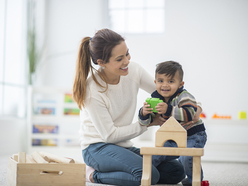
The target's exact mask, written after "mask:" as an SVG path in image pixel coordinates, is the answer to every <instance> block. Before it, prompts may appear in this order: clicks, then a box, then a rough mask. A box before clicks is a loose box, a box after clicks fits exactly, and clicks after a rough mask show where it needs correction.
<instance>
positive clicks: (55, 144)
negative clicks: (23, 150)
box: [27, 86, 82, 156]
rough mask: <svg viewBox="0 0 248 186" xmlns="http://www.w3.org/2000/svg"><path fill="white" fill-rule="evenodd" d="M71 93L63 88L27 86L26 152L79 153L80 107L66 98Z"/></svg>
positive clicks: (64, 154)
mask: <svg viewBox="0 0 248 186" xmlns="http://www.w3.org/2000/svg"><path fill="white" fill-rule="evenodd" d="M71 93H72V91H71V90H70V89H66V88H51V87H31V86H30V87H29V90H28V127H27V130H28V132H27V134H28V136H27V140H28V142H27V144H28V145H27V153H29V154H30V153H32V152H34V151H38V152H39V151H46V152H49V153H53V154H57V155H62V156H72V155H75V154H77V156H81V154H82V153H81V150H80V143H79V133H78V130H79V126H80V119H79V109H78V106H77V104H76V103H75V102H73V101H71V99H70V96H69V99H68V95H71ZM66 109H67V110H66ZM68 110H69V112H68ZM75 111H76V112H75Z"/></svg>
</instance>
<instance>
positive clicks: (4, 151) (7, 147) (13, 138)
mask: <svg viewBox="0 0 248 186" xmlns="http://www.w3.org/2000/svg"><path fill="white" fill-rule="evenodd" d="M26 123H27V122H26V120H24V119H13V118H1V119H0V128H1V130H0V142H1V143H0V155H8V156H12V154H17V153H18V152H22V151H25V150H26V149H27V143H26V142H27V138H26V136H27V135H26V134H27V130H26Z"/></svg>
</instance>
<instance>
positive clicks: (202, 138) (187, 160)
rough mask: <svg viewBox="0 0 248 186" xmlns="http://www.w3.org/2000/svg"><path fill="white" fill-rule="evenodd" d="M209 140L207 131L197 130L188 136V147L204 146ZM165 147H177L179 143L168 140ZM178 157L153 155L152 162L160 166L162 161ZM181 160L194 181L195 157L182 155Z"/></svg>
mask: <svg viewBox="0 0 248 186" xmlns="http://www.w3.org/2000/svg"><path fill="white" fill-rule="evenodd" d="M206 141H207V134H206V132H205V131H201V132H197V133H196V134H194V135H192V136H188V137H187V147H188V148H204V146H205V144H206ZM164 147H177V144H176V143H175V142H174V141H172V140H169V141H166V142H165V143H164ZM176 158H178V156H152V164H153V165H154V166H155V167H157V166H160V163H161V162H166V161H170V160H173V159H176ZM179 162H181V163H182V165H183V167H184V171H185V173H186V175H187V177H188V179H189V181H190V183H192V169H193V168H192V167H193V157H192V156H180V157H179ZM201 179H203V171H202V169H201Z"/></svg>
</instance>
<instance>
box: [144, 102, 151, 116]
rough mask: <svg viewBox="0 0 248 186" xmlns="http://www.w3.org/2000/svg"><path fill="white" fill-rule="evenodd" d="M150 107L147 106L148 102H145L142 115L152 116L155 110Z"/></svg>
mask: <svg viewBox="0 0 248 186" xmlns="http://www.w3.org/2000/svg"><path fill="white" fill-rule="evenodd" d="M149 107H150V105H148V104H147V102H144V105H143V108H142V113H141V114H142V115H143V116H146V115H147V114H151V113H152V110H153V108H149Z"/></svg>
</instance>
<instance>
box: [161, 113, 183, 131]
mask: <svg viewBox="0 0 248 186" xmlns="http://www.w3.org/2000/svg"><path fill="white" fill-rule="evenodd" d="M158 131H159V132H165V131H178V132H186V130H185V129H184V128H183V127H182V125H181V124H180V123H178V121H177V120H176V119H175V118H174V117H173V116H171V117H170V118H169V119H168V120H167V121H166V122H165V123H164V124H163V125H162V126H161V127H160V128H159V129H158ZM186 133H187V132H186Z"/></svg>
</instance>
